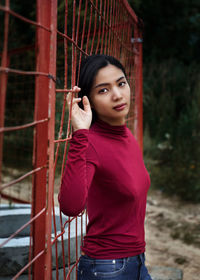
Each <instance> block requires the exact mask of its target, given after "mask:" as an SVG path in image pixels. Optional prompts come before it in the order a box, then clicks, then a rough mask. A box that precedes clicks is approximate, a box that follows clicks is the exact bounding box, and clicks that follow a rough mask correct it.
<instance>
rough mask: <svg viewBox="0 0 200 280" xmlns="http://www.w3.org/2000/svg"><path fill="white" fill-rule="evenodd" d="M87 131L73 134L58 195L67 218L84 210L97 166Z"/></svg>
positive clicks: (83, 130) (82, 130)
mask: <svg viewBox="0 0 200 280" xmlns="http://www.w3.org/2000/svg"><path fill="white" fill-rule="evenodd" d="M88 133H89V130H87V129H80V130H77V131H75V132H74V133H73V135H72V139H71V141H70V148H69V151H68V158H67V163H66V166H65V171H64V175H63V178H62V184H61V188H60V192H59V195H58V201H59V203H60V209H61V211H62V212H63V213H64V214H65V215H67V216H76V215H78V214H79V213H80V212H81V211H83V210H84V208H85V205H86V201H87V196H88V190H89V187H90V185H91V182H92V179H93V176H94V173H95V169H96V166H97V165H98V161H97V157H96V152H95V151H94V149H93V147H92V145H90V144H89V142H88Z"/></svg>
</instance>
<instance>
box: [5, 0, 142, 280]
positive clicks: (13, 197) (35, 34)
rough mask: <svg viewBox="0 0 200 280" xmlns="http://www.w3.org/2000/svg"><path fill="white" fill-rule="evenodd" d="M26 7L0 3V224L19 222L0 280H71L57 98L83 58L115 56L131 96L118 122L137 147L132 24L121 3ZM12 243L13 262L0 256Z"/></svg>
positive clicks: (62, 123) (138, 47) (75, 249)
mask: <svg viewBox="0 0 200 280" xmlns="http://www.w3.org/2000/svg"><path fill="white" fill-rule="evenodd" d="M27 2H28V4H25V3H24V4H23V5H22V4H17V3H16V1H9V0H5V1H3V3H2V4H0V23H1V24H0V57H1V66H0V102H1V103H0V181H1V185H0V202H1V205H0V209H1V210H0V213H1V216H0V218H2V220H0V222H1V224H2V223H3V222H2V221H4V222H5V221H6V223H7V224H9V222H11V223H12V225H13V224H14V223H15V220H16V219H17V218H18V219H19V220H21V224H20V226H18V228H17V229H16V228H14V229H13V230H11V232H10V231H9V230H8V234H6V232H4V234H3V235H0V263H1V267H0V271H3V272H1V274H2V275H0V279H1V277H8V279H10V278H11V277H13V279H17V278H18V277H19V278H20V277H21V276H20V275H21V274H24V275H25V276H24V277H27V279H51V278H53V279H65V278H67V279H70V277H71V279H76V267H77V263H78V259H79V255H80V249H79V247H80V243H81V240H82V236H83V234H84V232H85V227H86V224H87V215H86V213H82V214H80V215H79V217H76V218H71V217H65V216H64V215H61V213H60V212H59V208H58V202H57V193H58V190H59V186H60V182H61V177H62V173H63V170H64V166H65V161H66V157H67V149H68V141H69V139H70V137H71V127H70V117H68V116H70V112H68V110H67V108H66V96H67V93H68V92H69V91H70V89H71V88H72V87H73V86H74V85H75V76H76V65H77V64H78V63H79V62H80V61H81V58H82V57H83V56H85V55H88V54H93V53H106V54H110V55H113V56H115V57H116V58H118V59H120V61H121V62H122V64H124V66H125V68H126V71H127V75H128V77H129V83H130V86H131V89H132V94H131V110H130V113H129V116H128V118H127V124H128V126H129V127H130V129H131V130H132V131H133V133H134V134H135V136H136V138H137V139H138V142H139V144H140V146H141V148H142V138H143V134H142V131H143V130H142V44H141V43H142V34H141V23H140V21H139V20H138V18H137V16H136V15H135V13H134V11H133V10H132V9H131V8H130V6H129V4H128V1H126V0H118V1H114V0H109V1H106V0H96V1H95V0H85V1H81V0H79V1H76V0H73V1H72V0H70V1H67V0H65V1H64V0H62V1H57V0H51V1H49V0H37V1H36V3H35V1H27ZM22 204H24V205H26V204H27V208H26V206H24V207H23V206H22ZM8 205H9V207H8ZM13 209H14V210H15V213H16V219H15V218H14V221H13V220H12V219H11V218H13V215H14V214H12V215H11V214H9V213H14V212H12V210H13ZM24 209H25V210H24ZM9 211H10V212H9ZM24 212H26V213H28V214H27V215H28V216H27V217H28V220H27V221H26V222H22V220H23V219H22V218H20V217H22V216H20V215H22V213H23V215H24ZM3 218H4V220H3ZM17 225H18V224H17ZM1 229H2V227H1ZM27 229H28V231H27V232H28V233H26V241H25V239H23V238H25V237H24V235H23V236H22V233H24V232H25V231H26V230H27ZM24 234H25V233H24ZM16 238H17V239H16ZM21 238H22V239H23V240H22V247H23V246H24V245H23V244H25V243H26V242H27V243H26V246H25V247H24V248H22V249H23V250H24V251H23V253H24V258H23V261H21V260H20V261H17V258H19V256H18V255H17V253H16V254H15V253H12V254H11V256H10V259H5V254H6V250H8V251H9V250H12V252H15V249H14V247H12V246H16V243H15V242H14V241H16V240H17V246H21V245H20V239H21ZM27 240H28V241H27ZM17 251H18V252H20V250H19V247H18V249H17ZM17 251H16V252H17ZM6 261H7V262H10V265H11V266H12V269H10V267H9V266H8V265H6ZM15 262H17V263H18V266H17V268H16V270H15V268H13V267H14V265H12V264H14V263H15ZM11 270H12V271H11ZM9 272H12V276H11V275H9V274H8V273H9ZM25 279H26V278H25Z"/></svg>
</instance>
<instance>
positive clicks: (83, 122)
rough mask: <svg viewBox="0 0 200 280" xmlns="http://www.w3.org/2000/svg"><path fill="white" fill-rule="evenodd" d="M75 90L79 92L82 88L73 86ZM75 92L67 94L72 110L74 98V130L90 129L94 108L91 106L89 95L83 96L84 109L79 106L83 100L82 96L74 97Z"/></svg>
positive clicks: (72, 115)
mask: <svg viewBox="0 0 200 280" xmlns="http://www.w3.org/2000/svg"><path fill="white" fill-rule="evenodd" d="M73 90H74V91H76V92H79V91H80V90H81V89H80V88H79V87H77V86H75V87H73ZM72 94H73V93H68V95H67V104H68V108H69V110H70V107H71V100H72V114H71V122H72V127H73V129H74V131H76V130H78V129H89V128H90V125H91V122H92V110H91V106H90V102H89V100H88V98H87V96H83V99H82V102H83V109H81V108H80V107H79V106H78V103H79V102H80V101H81V98H75V97H74V98H73V99H72Z"/></svg>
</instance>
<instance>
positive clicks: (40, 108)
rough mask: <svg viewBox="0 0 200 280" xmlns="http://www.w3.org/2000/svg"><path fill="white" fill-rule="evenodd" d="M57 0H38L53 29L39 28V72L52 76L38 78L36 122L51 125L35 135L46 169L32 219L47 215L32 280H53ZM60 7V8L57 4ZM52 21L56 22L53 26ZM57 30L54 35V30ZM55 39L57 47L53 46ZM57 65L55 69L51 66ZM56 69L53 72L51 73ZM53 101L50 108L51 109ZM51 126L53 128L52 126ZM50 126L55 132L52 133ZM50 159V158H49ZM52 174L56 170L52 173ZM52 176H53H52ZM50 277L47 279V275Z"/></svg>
mask: <svg viewBox="0 0 200 280" xmlns="http://www.w3.org/2000/svg"><path fill="white" fill-rule="evenodd" d="M55 5H56V1H49V0H37V22H38V23H39V24H41V25H42V26H44V27H46V28H48V29H51V32H49V31H47V30H44V29H43V28H37V33H36V71H38V72H44V73H49V74H50V75H49V77H46V76H40V75H38V76H37V77H36V82H35V120H36V121H37V120H41V119H45V118H48V119H49V122H43V123H41V124H38V125H37V126H36V129H35V134H34V168H37V167H40V166H46V168H44V169H42V170H40V171H39V172H38V173H36V174H35V175H34V178H33V195H32V198H33V201H32V207H33V209H32V216H35V215H37V213H38V212H40V211H41V210H42V209H43V208H46V212H45V214H46V215H42V216H40V217H39V218H38V219H36V220H35V221H34V223H33V231H32V234H33V258H34V257H36V256H37V255H38V254H39V253H40V252H42V251H44V250H45V252H44V254H42V255H41V256H40V257H39V258H38V259H37V260H36V261H35V262H34V264H33V279H35V280H38V279H51V227H52V226H51V214H52V206H51V205H52V197H51V198H49V195H52V189H49V186H50V185H51V188H53V186H52V179H51V183H50V184H49V185H48V183H49V182H47V170H48V165H49V159H51V164H50V165H51V168H52V153H53V152H54V151H53V146H52V141H51V151H50V150H49V136H50V135H51V138H52V133H54V128H53V127H54V121H53V120H52V119H51V118H52V113H54V111H52V107H53V106H54V104H53V102H54V103H55V101H54V100H53V99H52V96H53V95H52V91H53V90H54V91H55V85H54V84H55V81H54V78H53V75H54V77H55V69H56V68H55V65H56V60H55V61H52V58H51V55H52V54H53V58H55V51H54V50H55V45H56V36H55V22H56V21H57V18H56V16H55V14H54V15H53V14H52V13H56V10H57V7H55ZM56 6H57V5H56ZM52 22H53V23H54V24H53V25H52ZM53 28H54V32H52V29H53ZM52 39H54V46H53V45H52ZM52 63H53V64H54V66H52V65H51V64H52ZM50 70H53V73H51V72H50ZM49 102H50V106H49ZM50 124H51V125H50ZM49 125H50V128H51V129H52V132H51V133H50V134H49V129H48V128H49ZM49 156H50V158H49ZM52 172H53V168H52V170H51V173H52ZM51 177H52V174H51ZM47 275H48V276H47Z"/></svg>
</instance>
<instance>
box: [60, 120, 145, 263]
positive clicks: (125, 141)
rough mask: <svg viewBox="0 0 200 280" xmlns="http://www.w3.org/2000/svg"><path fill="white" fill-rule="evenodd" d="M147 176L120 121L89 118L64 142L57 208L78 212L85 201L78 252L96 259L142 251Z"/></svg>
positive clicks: (117, 256) (66, 213)
mask: <svg viewBox="0 0 200 280" xmlns="http://www.w3.org/2000/svg"><path fill="white" fill-rule="evenodd" d="M149 186H150V179H149V175H148V173H147V171H146V168H145V166H144V162H143V158H142V153H141V151H140V149H139V146H138V144H137V142H136V140H135V138H134V136H133V135H132V133H131V132H130V130H129V129H128V128H127V127H126V125H122V126H110V125H109V124H107V123H105V122H103V121H97V122H95V123H94V124H93V125H92V127H91V128H90V130H86V129H80V130H77V131H76V132H74V133H73V137H72V140H71V141H70V149H69V152H68V159H67V164H66V168H65V172H64V176H63V179H62V185H61V189H60V193H59V203H60V208H61V211H62V212H63V213H64V214H65V215H68V216H76V215H78V214H79V213H80V212H81V211H82V210H83V209H84V208H85V206H86V205H87V209H88V217H89V223H88V226H87V233H86V236H85V238H84V244H83V246H82V248H81V249H82V251H83V252H84V253H85V254H87V255H88V256H90V257H93V258H99V259H113V258H123V257H129V256H134V255H138V254H141V253H143V252H144V251H145V236H144V220H145V211H146V199H147V191H148V188H149Z"/></svg>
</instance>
